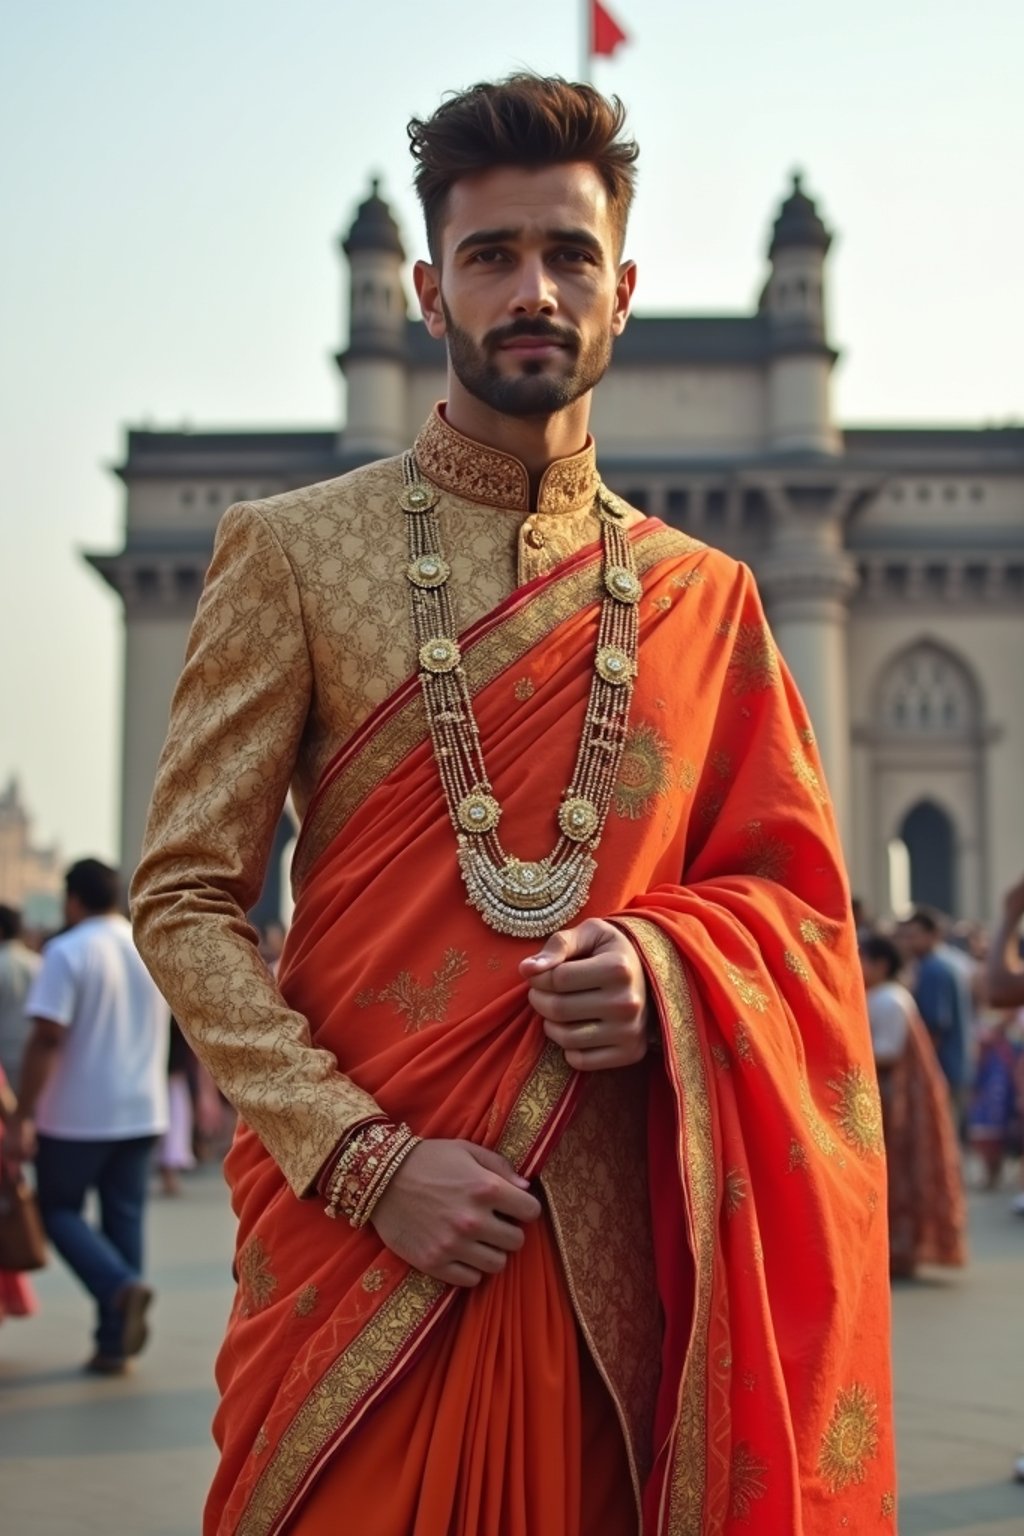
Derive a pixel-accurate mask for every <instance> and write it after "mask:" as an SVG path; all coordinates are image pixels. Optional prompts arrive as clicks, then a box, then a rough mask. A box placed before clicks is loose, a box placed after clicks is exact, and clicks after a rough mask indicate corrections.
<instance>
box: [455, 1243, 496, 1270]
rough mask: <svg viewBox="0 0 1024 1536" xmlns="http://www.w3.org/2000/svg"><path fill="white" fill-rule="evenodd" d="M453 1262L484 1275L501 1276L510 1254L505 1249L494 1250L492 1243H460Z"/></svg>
mask: <svg viewBox="0 0 1024 1536" xmlns="http://www.w3.org/2000/svg"><path fill="white" fill-rule="evenodd" d="M453 1262H455V1263H456V1264H464V1265H465V1266H466V1268H467V1269H478V1270H479V1271H480V1273H481V1274H482V1275H500V1274H501V1272H502V1270H503V1269H504V1268H505V1265H506V1264H507V1263H508V1254H507V1253H506V1252H505V1251H504V1249H501V1248H492V1247H491V1245H490V1243H460V1245H459V1247H458V1249H457V1250H456V1252H455V1255H454V1260H453Z"/></svg>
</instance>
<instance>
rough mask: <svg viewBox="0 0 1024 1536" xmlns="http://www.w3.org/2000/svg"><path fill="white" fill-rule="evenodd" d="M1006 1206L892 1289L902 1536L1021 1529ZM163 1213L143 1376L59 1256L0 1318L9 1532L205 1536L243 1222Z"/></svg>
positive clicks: (1018, 1404) (204, 1198) (1012, 1224)
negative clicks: (970, 1252)
mask: <svg viewBox="0 0 1024 1536" xmlns="http://www.w3.org/2000/svg"><path fill="white" fill-rule="evenodd" d="M1006 1205H1007V1201H1006V1198H1005V1197H1004V1196H987V1197H986V1196H975V1197H973V1207H972V1230H973V1243H974V1261H973V1263H972V1266H971V1269H970V1270H969V1271H968V1272H967V1273H965V1274H963V1275H957V1276H946V1275H940V1274H937V1273H936V1274H935V1275H934V1276H931V1277H929V1278H926V1279H924V1280H922V1281H917V1282H914V1283H912V1284H907V1285H902V1286H900V1287H899V1288H898V1289H897V1291H896V1294H895V1298H894V1300H895V1355H896V1379H897V1414H898V1431H899V1441H900V1463H901V1484H902V1497H901V1518H900V1531H901V1533H902V1536H1022V1532H1024V1485H1016V1484H1013V1483H1011V1482H1010V1481H1009V1477H1008V1474H1009V1469H1010V1466H1011V1463H1012V1460H1013V1457H1014V1456H1015V1455H1016V1453H1017V1451H1018V1449H1019V1448H1020V1444H1021V1443H1024V1326H1022V1324H1024V1221H1020V1220H1019V1219H1018V1220H1016V1221H1014V1220H1013V1218H1011V1217H1009V1216H1008V1215H1007V1214H1006ZM152 1209H153V1221H152V1241H151V1248H152V1259H153V1264H152V1268H153V1272H154V1275H155V1277H156V1283H157V1285H158V1286H159V1292H160V1294H159V1301H158V1306H157V1309H156V1312H155V1319H154V1321H155V1330H154V1332H155V1336H154V1341H153V1345H152V1347H151V1349H150V1350H149V1351H148V1352H147V1354H146V1355H145V1356H144V1357H143V1359H142V1360H141V1361H140V1363H139V1367H138V1370H137V1372H136V1374H135V1375H134V1376H133V1377H131V1378H130V1379H128V1380H118V1381H100V1380H93V1379H91V1378H87V1377H83V1376H82V1375H80V1374H79V1372H78V1370H77V1366H78V1363H79V1361H80V1359H81V1358H82V1357H83V1356H84V1353H85V1350H86V1345H87V1339H86V1330H87V1312H86V1308H85V1305H84V1303H83V1301H82V1299H81V1296H80V1294H79V1292H78V1291H77V1289H76V1288H75V1287H74V1285H73V1284H72V1282H71V1281H70V1280H69V1279H68V1277H67V1275H66V1274H65V1272H64V1270H63V1268H61V1267H60V1266H59V1265H57V1264H54V1265H53V1266H51V1268H50V1269H49V1270H47V1271H45V1272H44V1273H43V1274H42V1275H41V1276H40V1277H39V1280H38V1289H39V1293H40V1296H41V1298H42V1303H43V1309H42V1313H41V1315H40V1316H39V1317H38V1318H37V1319H34V1320H32V1321H29V1322H26V1323H14V1322H10V1323H6V1324H5V1325H4V1326H3V1328H2V1329H0V1528H2V1530H3V1533H4V1536H197V1533H198V1531H199V1523H200V1509H201V1505H202V1499H203V1493H204V1489H205V1487H206V1484H207V1481H208V1479H209V1477H210V1473H211V1471H212V1467H213V1456H212V1453H211V1449H210V1444H209V1436H208V1425H209V1419H210V1414H211V1412H212V1407H213V1391H212V1386H211V1380H210V1371H211V1362H212V1359H213V1354H214V1350H215V1348H216V1343H217V1340H218V1338H219V1336H220V1332H221V1328H222V1326H223V1322H224V1317H225V1314H226V1312H227V1307H228V1302H229V1297H230V1282H229V1280H228V1278H227V1277H228V1265H229V1249H230V1219H229V1216H228V1213H227V1210H226V1201H225V1198H224V1194H223V1191H222V1188H221V1184H220V1179H219V1176H218V1175H217V1174H216V1173H215V1172H213V1171H207V1172H204V1173H201V1174H200V1175H198V1176H197V1177H196V1178H194V1179H193V1180H192V1181H191V1183H190V1184H189V1186H188V1194H187V1196H186V1197H185V1198H184V1199H182V1200H179V1201H160V1200H157V1201H155V1202H154V1204H153V1208H152ZM366 1536H372V1533H366ZM757 1536H785V1533H783V1532H759V1533H757Z"/></svg>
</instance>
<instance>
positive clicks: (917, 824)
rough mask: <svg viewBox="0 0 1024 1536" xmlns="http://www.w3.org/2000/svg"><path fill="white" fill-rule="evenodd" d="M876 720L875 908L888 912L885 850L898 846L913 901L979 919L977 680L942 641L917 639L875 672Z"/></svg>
mask: <svg viewBox="0 0 1024 1536" xmlns="http://www.w3.org/2000/svg"><path fill="white" fill-rule="evenodd" d="M873 714H874V719H873V722H872V728H871V731H870V734H869V738H868V739H869V740H870V745H871V749H872V750H871V782H872V786H873V794H872V798H873V802H874V807H873V825H872V829H871V838H872V843H873V853H872V861H873V868H874V870H875V871H876V876H875V879H874V885H875V888H876V889H877V890H878V892H879V895H880V896H881V897H882V900H881V901H880V903H879V906H880V910H881V909H882V908H885V907H888V909H889V910H893V906H892V902H893V893H892V887H891V845H893V844H894V843H895V844H897V845H898V844H901V843H902V844H903V846H904V847H905V849H906V858H907V862H908V863H909V887H910V888H909V893H908V894H909V897H910V900H911V901H912V902H915V903H921V904H926V905H929V906H934V907H937V908H939V909H941V910H942V911H944V912H948V913H949V914H950V915H951V916H954V917H963V916H976V915H977V914H978V913H979V912H980V911H981V910H982V905H983V901H984V896H983V893H984V891H985V889H986V885H985V870H984V867H983V866H984V861H983V852H984V827H985V796H984V772H983V770H984V747H985V740H986V732H985V724H984V703H983V698H982V692H981V688H980V685H979V683H978V681H977V679H976V678H975V676H974V673H973V672H972V671H971V669H970V668H969V667H968V665H967V664H966V662H965V661H964V660H963V659H962V658H961V657H960V656H958V655H957V654H956V653H955V652H954V651H952V650H951V649H949V648H948V647H947V646H945V645H943V644H941V643H940V642H938V641H936V640H932V639H921V640H918V641H915V642H914V643H913V644H912V645H909V646H906V647H904V648H903V649H902V650H900V651H898V652H897V653H896V654H895V655H894V656H892V657H891V658H890V659H889V660H888V661H887V662H886V664H885V666H884V667H883V668H882V670H881V671H880V673H879V675H878V678H877V681H876V685H875V702H874V711H873ZM885 895H888V901H886V900H885Z"/></svg>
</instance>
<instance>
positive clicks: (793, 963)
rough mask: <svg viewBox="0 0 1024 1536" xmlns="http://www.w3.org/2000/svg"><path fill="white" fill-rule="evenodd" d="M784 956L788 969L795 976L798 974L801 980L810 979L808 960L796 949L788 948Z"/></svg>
mask: <svg viewBox="0 0 1024 1536" xmlns="http://www.w3.org/2000/svg"><path fill="white" fill-rule="evenodd" d="M782 958H783V961H784V962H785V966H786V970H787V971H789V972H791V974H792V975H794V976H798V977H799V978H800V980H801V981H810V979H811V973H810V971H809V970H808V969H807V965H806V962H805V961H803V960H802V959H801V958H800V956H799V955H798V954H796V952H795V951H794V950H792V949H787V950H786V952H785V953H784V955H783V956H782Z"/></svg>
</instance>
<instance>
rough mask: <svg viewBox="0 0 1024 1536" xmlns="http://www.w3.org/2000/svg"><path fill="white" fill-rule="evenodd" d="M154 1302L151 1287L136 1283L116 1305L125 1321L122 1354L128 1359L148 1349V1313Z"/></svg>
mask: <svg viewBox="0 0 1024 1536" xmlns="http://www.w3.org/2000/svg"><path fill="white" fill-rule="evenodd" d="M152 1300H153V1292H152V1291H151V1290H150V1288H149V1286H148V1285H142V1284H140V1282H139V1281H134V1282H133V1283H132V1284H130V1285H126V1286H125V1287H124V1289H123V1290H122V1291H121V1292H120V1293H119V1295H118V1297H117V1300H116V1301H115V1303H114V1305H115V1306H116V1308H117V1310H118V1311H119V1312H120V1313H121V1316H122V1317H123V1319H124V1322H123V1325H122V1328H121V1353H122V1354H123V1355H124V1356H125V1357H126V1358H127V1357H128V1356H130V1355H139V1354H141V1353H142V1351H143V1350H144V1349H145V1347H146V1340H147V1339H148V1338H149V1329H148V1328H147V1326H146V1313H147V1312H148V1310H149V1306H150V1303H151V1302H152Z"/></svg>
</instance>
